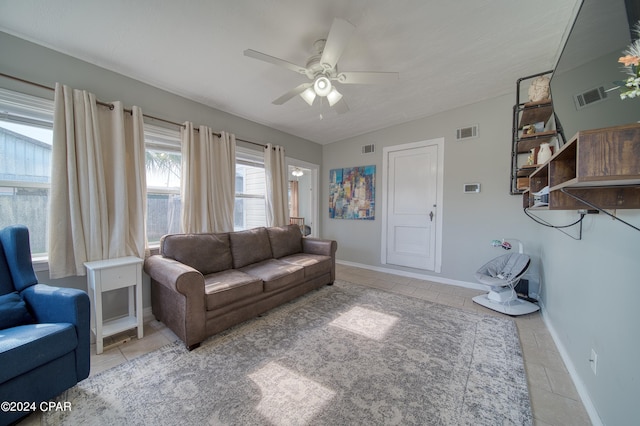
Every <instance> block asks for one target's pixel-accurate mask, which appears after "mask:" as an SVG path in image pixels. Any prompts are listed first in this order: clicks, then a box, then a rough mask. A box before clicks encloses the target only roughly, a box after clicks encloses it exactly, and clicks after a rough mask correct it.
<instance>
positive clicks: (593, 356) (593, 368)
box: [589, 349, 598, 375]
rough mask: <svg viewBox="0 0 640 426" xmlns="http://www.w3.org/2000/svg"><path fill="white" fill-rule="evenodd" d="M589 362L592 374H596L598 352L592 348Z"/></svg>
mask: <svg viewBox="0 0 640 426" xmlns="http://www.w3.org/2000/svg"><path fill="white" fill-rule="evenodd" d="M589 364H591V371H593V374H594V375H596V374H598V373H597V371H598V354H597V353H596V351H594V350H593V349H591V358H589Z"/></svg>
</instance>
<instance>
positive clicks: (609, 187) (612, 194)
mask: <svg viewBox="0 0 640 426" xmlns="http://www.w3.org/2000/svg"><path fill="white" fill-rule="evenodd" d="M547 185H548V186H549V206H548V207H544V208H543V207H536V209H551V210H574V209H589V208H592V207H593V206H597V207H598V209H638V208H640V124H637V123H636V124H629V125H624V126H615V127H607V128H604V129H593V130H585V131H580V132H578V133H576V135H575V136H574V137H573V138H571V139H570V140H569V142H568V143H567V144H565V145H564V146H563V147H562V149H561V150H559V151H558V152H557V153H555V154H554V155H553V156H552V157H551V158H550V159H549V161H548V162H547V163H545V164H544V165H542V166H540V167H538V168H537V169H536V170H535V171H534V172H533V173H532V174H531V175H530V176H529V190H528V191H525V192H524V194H523V207H525V208H526V207H529V208H532V207H533V205H534V202H533V193H535V192H539V191H540V190H542V189H543V188H544V187H545V186H547ZM567 193H569V194H572V195H574V196H577V197H578V198H580V199H582V200H583V201H586V202H588V203H589V204H585V203H584V202H581V201H579V200H577V199H576V198H574V197H572V196H571V195H569V194H567Z"/></svg>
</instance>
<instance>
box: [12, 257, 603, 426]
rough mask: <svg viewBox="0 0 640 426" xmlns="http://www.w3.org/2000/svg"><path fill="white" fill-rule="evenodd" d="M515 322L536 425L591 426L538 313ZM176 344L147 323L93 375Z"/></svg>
mask: <svg viewBox="0 0 640 426" xmlns="http://www.w3.org/2000/svg"><path fill="white" fill-rule="evenodd" d="M337 278H338V279H340V280H344V281H349V282H353V283H357V284H361V285H366V286H370V287H374V288H378V289H383V290H386V291H391V292H395V293H400V294H404V295H408V296H412V297H418V298H421V299H425V300H429V301H433V302H437V303H441V304H443V305H448V306H454V307H457V308H460V309H465V310H471V311H474V312H481V313H485V314H489V315H502V314H499V313H497V312H494V311H492V310H490V309H487V308H485V307H483V306H480V305H478V304H476V303H474V302H473V301H472V300H471V298H472V297H474V296H477V295H478V294H482V293H483V292H482V291H479V290H473V289H468V288H464V287H458V286H452V285H446V284H438V283H433V282H429V281H423V280H418V279H414V278H407V277H402V276H399V275H393V274H387V273H381V272H376V271H371V270H368V269H361V268H356V267H352V266H345V265H337ZM514 320H515V321H516V324H517V326H518V332H519V334H520V342H521V343H522V349H523V354H524V362H525V368H526V371H527V380H528V384H529V395H530V397H531V406H532V409H533V416H534V420H535V425H537V426H546V425H550V426H571V425H576V426H578V425H579V426H582V425H591V421H590V420H589V416H588V415H587V412H586V410H585V409H584V406H583V404H582V402H581V401H580V397H579V396H578V393H577V391H576V388H575V386H574V384H573V381H572V380H571V377H570V376H569V373H568V371H567V369H566V367H565V365H564V363H563V361H562V358H561V357H560V354H559V353H558V350H557V348H556V346H555V344H554V342H553V339H552V338H551V335H550V333H549V331H548V330H547V327H546V326H545V324H544V322H543V320H542V317H541V316H540V313H539V312H536V313H534V314H530V315H525V316H521V317H516V318H515V319H514ZM129 335H131V336H135V331H131V332H130V333H129ZM123 337H127V334H124V335H118V336H113V337H112V338H108V339H106V340H105V346H107V345H109V344H110V343H113V342H117V341H119V340H122V339H123ZM177 339H178V338H177V337H176V335H175V334H174V333H173V332H172V331H171V330H169V329H168V328H166V327H165V326H164V324H162V323H160V322H158V321H150V322H146V323H145V328H144V338H143V339H141V340H138V339H137V338H135V337H133V338H131V339H130V340H129V341H127V342H126V343H123V344H120V345H115V346H113V347H111V348H108V349H107V350H105V351H104V352H103V353H102V354H100V355H96V353H95V345H92V346H91V375H95V374H98V373H100V372H102V371H105V370H108V369H109V368H113V367H115V366H117V365H119V364H121V363H123V362H126V361H128V360H131V359H133V358H135V357H138V356H140V355H143V354H145V353H148V352H151V351H154V350H156V349H159V348H161V347H162V346H164V345H166V344H168V343H171V342H174V341H175V340H177ZM39 420H40V416H39V415H38V413H34V414H33V415H31V416H29V417H27V418H26V419H25V420H23V421H22V422H20V425H21V426H23V425H37V424H40V421H39Z"/></svg>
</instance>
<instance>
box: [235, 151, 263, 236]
mask: <svg viewBox="0 0 640 426" xmlns="http://www.w3.org/2000/svg"><path fill="white" fill-rule="evenodd" d="M266 188H267V185H266V176H265V173H264V159H263V157H262V155H259V154H256V153H255V151H249V150H244V149H241V148H236V201H235V209H234V224H233V228H234V230H235V231H240V230H243V229H251V228H256V227H259V226H266V225H267V211H266V204H265V193H266Z"/></svg>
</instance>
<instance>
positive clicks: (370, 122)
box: [0, 0, 579, 144]
mask: <svg viewBox="0 0 640 426" xmlns="http://www.w3.org/2000/svg"><path fill="white" fill-rule="evenodd" d="M578 2H579V0H536V1H525V0H454V1H452V0H401V1H393V0H234V1H231V0H190V1H185V2H183V1H175V0H155V1H154V0H136V1H126V0H111V1H104V0H49V1H42V0H21V1H14V0H0V30H2V31H4V32H7V33H9V34H13V35H16V36H18V37H21V38H24V39H27V40H30V41H33V42H35V43H38V44H41V45H43V46H46V47H49V48H52V49H54V50H57V51H60V52H63V53H66V54H69V55H71V56H74V57H77V58H79V59H82V60H85V61H87V62H90V63H93V64H95V65H98V66H101V67H103V68H107V69H110V70H113V71H116V72H118V73H121V74H125V75H127V76H129V77H132V78H134V79H137V80H140V81H143V82H145V83H148V84H151V85H153V86H156V87H159V88H161V89H164V90H167V91H169V92H172V93H175V94H178V95H181V96H184V97H187V98H190V99H193V100H195V101H198V102H201V103H203V104H206V105H209V106H211V107H214V108H217V109H220V110H223V111H226V112H229V113H232V114H235V115H238V116H241V117H244V118H247V119H249V120H252V121H255V122H258V123H261V124H264V125H267V126H269V127H272V128H275V129H279V130H281V131H284V132H287V133H290V134H293V135H296V136H299V137H302V138H305V139H308V140H311V141H314V142H317V143H321V144H326V143H332V142H336V141H340V140H343V139H345V138H349V137H353V136H357V135H361V134H364V133H367V132H371V131H374V130H377V129H380V128H384V127H388V126H391V125H395V124H400V123H403V122H407V121H411V120H414V119H418V118H421V117H427V116H431V115H434V114H436V113H438V112H441V111H446V110H449V109H452V108H455V107H459V106H462V105H466V104H470V103H474V102H478V101H481V100H483V99H488V98H491V97H494V96H497V95H502V94H506V93H511V92H513V91H514V89H515V84H516V80H517V79H518V78H520V77H523V76H527V75H531V74H535V73H537V72H542V71H546V70H549V69H552V68H553V66H554V64H555V61H556V59H557V57H558V55H559V50H560V45H561V41H562V40H563V36H564V34H565V32H566V31H567V30H568V26H569V21H570V20H571V17H572V16H573V14H574V13H575V8H576V4H577V3H578ZM334 17H339V18H343V19H346V20H348V21H350V22H351V23H352V24H354V25H355V26H356V30H355V33H354V35H353V37H352V38H351V40H350V42H349V44H348V46H347V48H346V49H345V51H344V53H343V55H342V57H341V59H340V61H339V62H338V66H339V68H340V70H342V71H396V72H399V73H400V79H399V81H398V82H397V83H394V84H393V85H389V86H371V85H343V86H341V87H340V91H341V92H342V93H343V94H344V99H345V100H346V102H347V103H348V105H349V108H350V111H349V112H347V113H346V114H342V115H338V114H336V113H335V112H334V111H331V110H330V108H329V107H328V105H327V104H326V102H325V104H324V105H322V106H321V105H320V104H319V103H318V101H317V100H316V103H315V104H314V105H313V106H312V107H309V106H308V105H307V104H306V103H305V102H304V101H303V100H302V99H301V98H300V97H298V96H297V97H295V98H294V99H292V100H290V101H289V102H287V103H285V104H284V105H281V106H276V105H272V104H271V101H273V100H274V99H276V98H278V97H279V96H280V95H282V94H284V93H285V92H287V91H288V90H290V89H291V88H293V87H295V86H297V85H299V84H301V83H304V82H306V81H307V80H306V77H304V76H302V75H300V74H297V73H295V72H292V71H290V70H287V69H284V68H280V67H277V66H275V65H271V64H268V63H264V62H261V61H258V60H255V59H252V58H248V57H245V56H244V55H243V51H244V50H245V49H254V50H257V51H260V52H264V53H267V54H270V55H272V56H276V57H279V58H282V59H284V60H287V61H289V62H293V63H296V64H300V65H303V66H304V65H305V64H306V61H307V58H308V57H309V56H310V55H311V54H312V53H313V42H314V41H315V40H317V39H320V38H325V37H326V35H327V33H328V31H329V28H330V27H331V23H332V21H333V19H334ZM320 114H322V115H323V117H324V118H323V119H322V120H321V119H320ZM505 114H509V111H505ZM167 118H170V119H171V118H173V119H177V118H178V117H167ZM187 119H188V118H187ZM463 124H464V123H463ZM238 136H239V137H242V135H238Z"/></svg>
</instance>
